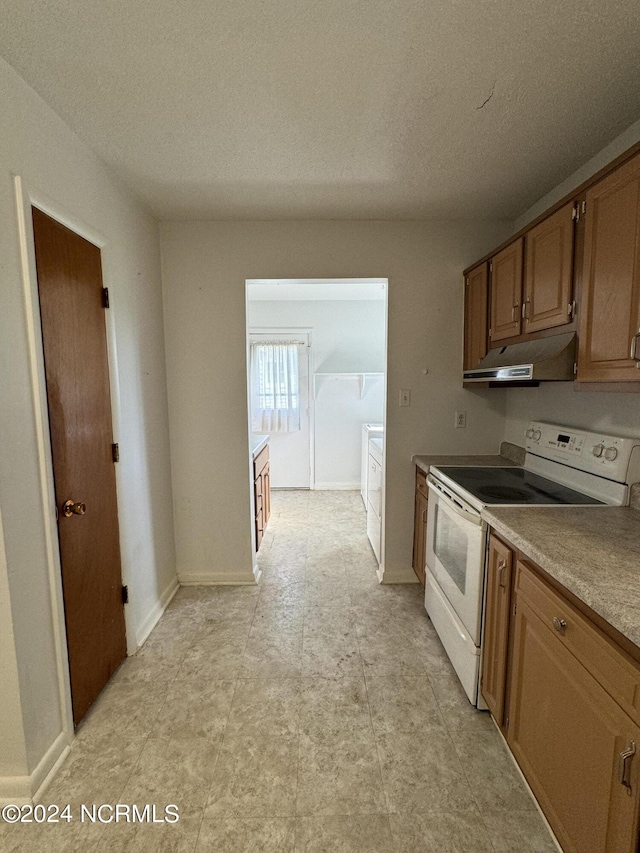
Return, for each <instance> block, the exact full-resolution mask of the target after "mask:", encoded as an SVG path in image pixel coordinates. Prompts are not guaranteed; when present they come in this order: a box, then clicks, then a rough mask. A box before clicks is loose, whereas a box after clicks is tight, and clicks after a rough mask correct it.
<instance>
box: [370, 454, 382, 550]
mask: <svg viewBox="0 0 640 853" xmlns="http://www.w3.org/2000/svg"><path fill="white" fill-rule="evenodd" d="M382 448H383V445H382V439H381V438H372V439H370V440H369V475H368V479H367V504H368V506H367V536H368V537H369V542H371V547H372V548H373V553H374V554H375V555H376V560H377V561H378V563H380V562H381V561H382V480H383V477H382V458H383V449H382Z"/></svg>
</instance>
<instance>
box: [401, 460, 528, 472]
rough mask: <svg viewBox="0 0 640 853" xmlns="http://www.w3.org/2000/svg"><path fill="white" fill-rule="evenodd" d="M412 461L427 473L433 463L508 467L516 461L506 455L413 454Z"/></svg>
mask: <svg viewBox="0 0 640 853" xmlns="http://www.w3.org/2000/svg"><path fill="white" fill-rule="evenodd" d="M411 461H412V462H413V464H414V465H417V466H418V468H420V470H421V471H424V473H425V474H428V473H429V468H430V467H431V466H432V465H473V466H478V467H480V468H481V467H488V466H491V467H493V468H506V467H513V466H514V465H515V464H516V463H515V462H512V461H511V460H510V459H507V458H506V457H504V456H421V455H418V456H412V457H411Z"/></svg>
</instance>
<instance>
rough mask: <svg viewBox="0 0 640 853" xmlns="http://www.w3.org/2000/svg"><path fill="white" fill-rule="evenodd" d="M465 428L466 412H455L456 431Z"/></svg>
mask: <svg viewBox="0 0 640 853" xmlns="http://www.w3.org/2000/svg"><path fill="white" fill-rule="evenodd" d="M466 426H467V413H466V412H456V429H466Z"/></svg>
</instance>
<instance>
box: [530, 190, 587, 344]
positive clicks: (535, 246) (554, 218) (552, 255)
mask: <svg viewBox="0 0 640 853" xmlns="http://www.w3.org/2000/svg"><path fill="white" fill-rule="evenodd" d="M573 231H574V219H573V203H572V202H569V204H565V205H564V207H561V208H560V210H557V211H556V212H555V213H554V214H552V215H551V216H549V217H547V218H546V219H545V220H543V221H542V222H540V223H539V224H538V225H536V226H535V227H534V228H532V229H531V230H530V231H529V232H528V233H527V235H526V264H525V307H524V328H523V330H522V331H523V332H525V333H526V332H538V331H540V330H541V329H551V328H553V327H555V326H563V325H565V323H569V322H571V319H572V316H573V311H572V308H571V298H572V297H571V293H572V286H573V278H572V276H573Z"/></svg>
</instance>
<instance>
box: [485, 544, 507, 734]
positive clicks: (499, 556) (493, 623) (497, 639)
mask: <svg viewBox="0 0 640 853" xmlns="http://www.w3.org/2000/svg"><path fill="white" fill-rule="evenodd" d="M487 560H488V562H487V595H486V609H485V629H484V630H485V633H484V640H483V652H482V675H481V682H480V684H481V689H482V695H483V696H484V698H485V701H486V703H487V705H488V706H489V710H490V711H491V713H492V715H493V717H494V718H495V721H496V723H497V724H498V725H499V726H502V723H503V721H504V698H505V689H506V684H507V647H508V640H509V612H510V609H511V567H512V563H513V552H512V551H511V548H509V546H508V545H505V544H504V542H502V541H501V540H500V539H498V538H497V536H494V535H493V534H491V535H490V536H489V552H488V557H487Z"/></svg>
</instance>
